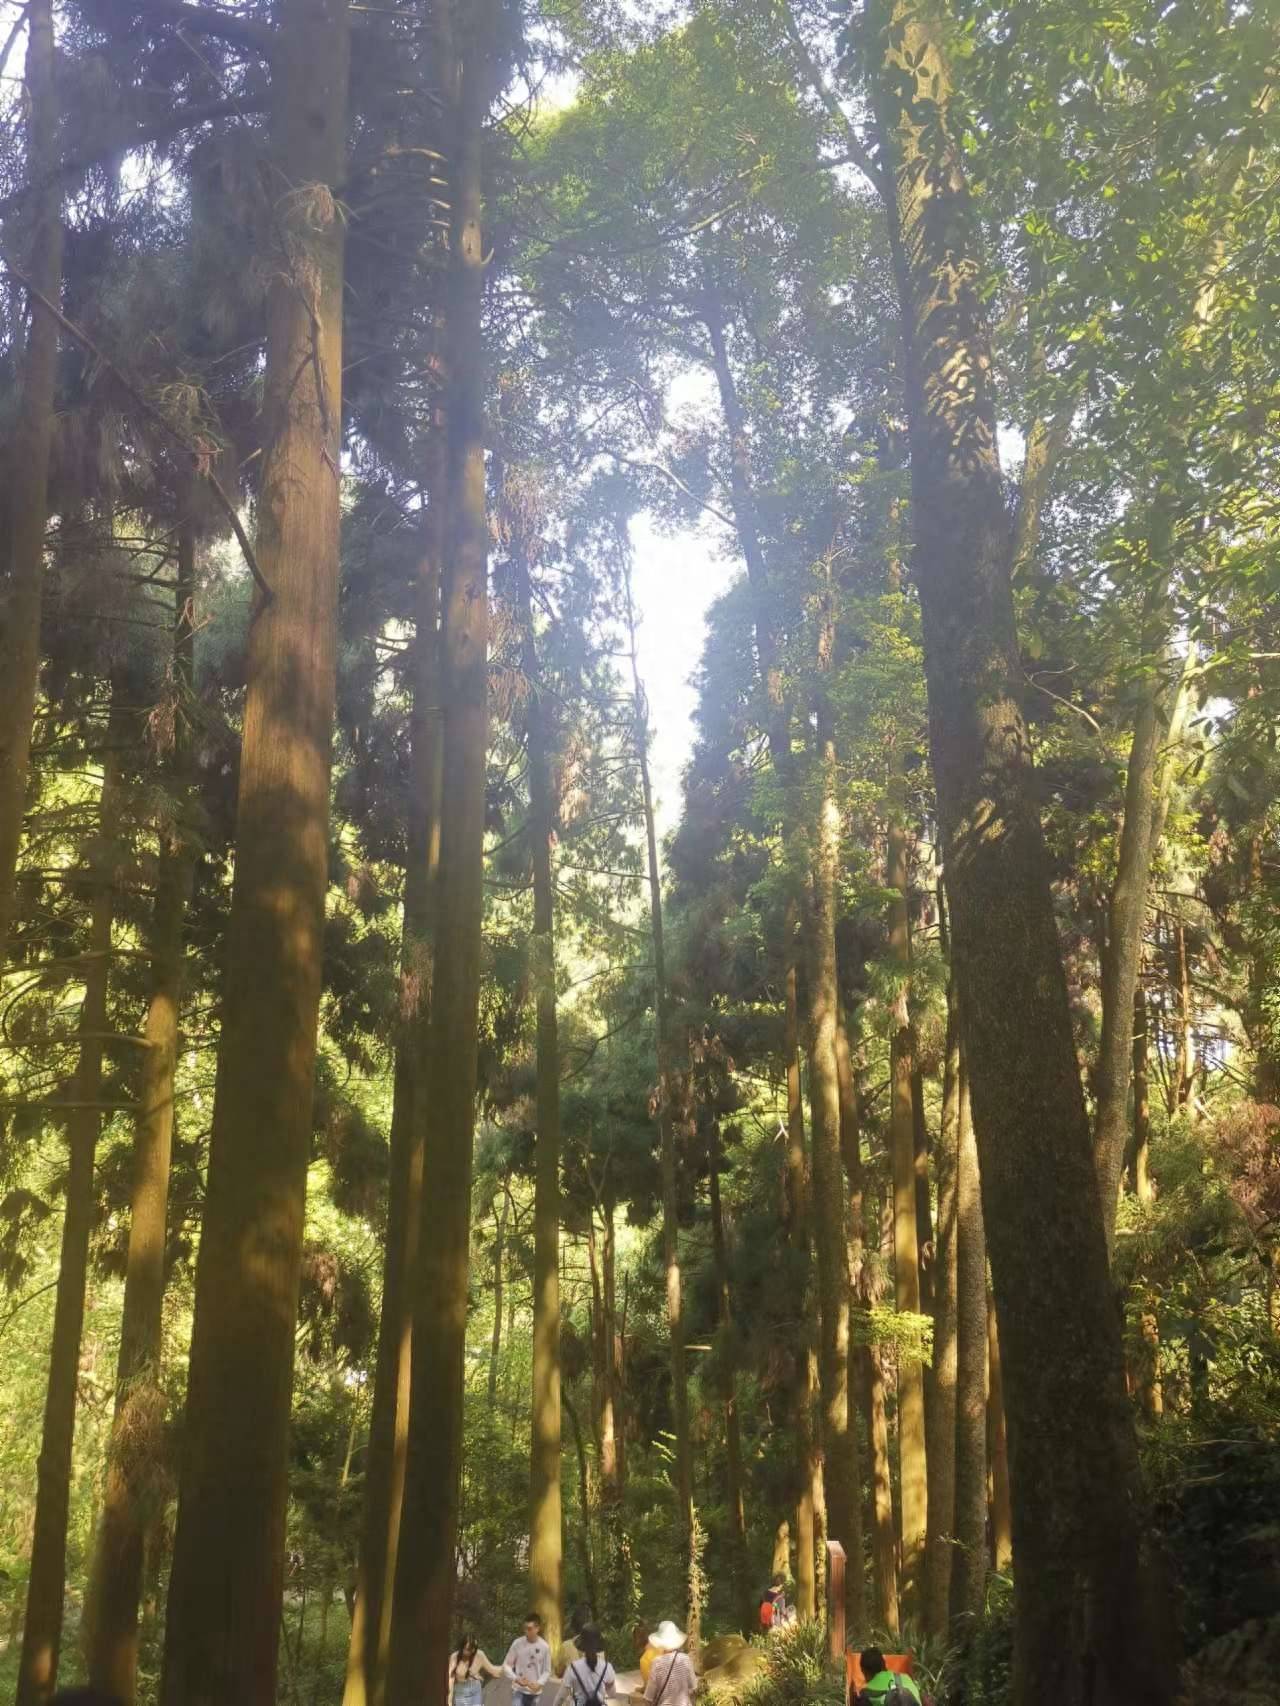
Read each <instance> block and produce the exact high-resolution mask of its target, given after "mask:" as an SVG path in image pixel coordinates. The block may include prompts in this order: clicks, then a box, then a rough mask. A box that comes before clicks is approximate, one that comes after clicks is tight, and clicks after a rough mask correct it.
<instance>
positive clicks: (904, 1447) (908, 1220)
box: [885, 820, 929, 1623]
mask: <svg viewBox="0 0 1280 1706" xmlns="http://www.w3.org/2000/svg"><path fill="white" fill-rule="evenodd" d="M885 882H886V885H887V886H888V887H889V888H890V889H892V890H893V891H894V892H895V895H896V897H897V898H896V899H894V900H893V901H892V902H891V903H890V917H889V952H890V955H891V957H892V959H893V961H894V963H895V964H896V966H897V967H898V971H899V975H900V977H901V979H902V986H901V992H900V995H899V999H898V1005H897V1013H896V1024H897V1028H896V1030H895V1032H894V1036H893V1042H892V1049H891V1064H890V1072H891V1078H892V1086H891V1096H892V1100H891V1103H890V1111H889V1144H890V1149H891V1151H892V1158H893V1204H894V1210H893V1281H894V1301H895V1304H896V1306H897V1309H898V1313H899V1314H900V1315H902V1314H910V1315H919V1314H920V1312H921V1310H920V1246H919V1203H918V1201H917V1194H918V1185H917V1177H916V1137H915V1101H914V1096H913V1094H912V1078H913V1076H914V1073H915V1034H914V1032H913V1030H912V1028H911V1021H910V1014H909V1011H908V1006H907V1002H908V991H909V979H910V974H911V923H910V917H909V914H908V910H907V892H908V891H907V883H908V878H907V836H906V830H905V829H904V827H903V826H902V824H901V822H899V821H896V820H895V822H893V823H892V824H891V825H890V827H889V843H888V854H887V864H886V869H885ZM898 1459H899V1480H900V1486H901V1499H902V1511H901V1516H902V1615H903V1617H904V1618H905V1619H906V1620H907V1622H908V1623H914V1622H915V1621H916V1620H917V1619H919V1618H920V1616H921V1614H922V1613H923V1612H924V1610H925V1605H924V1591H925V1581H924V1572H925V1548H926V1544H927V1540H928V1505H929V1484H928V1467H927V1456H926V1446H925V1409H924V1365H923V1363H922V1362H921V1361H920V1359H919V1357H913V1356H910V1355H909V1354H908V1352H907V1347H906V1346H905V1345H902V1344H899V1347H898Z"/></svg>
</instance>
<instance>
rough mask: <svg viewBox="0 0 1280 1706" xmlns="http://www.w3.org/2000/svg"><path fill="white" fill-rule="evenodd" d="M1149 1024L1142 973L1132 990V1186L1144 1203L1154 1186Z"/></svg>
mask: <svg viewBox="0 0 1280 1706" xmlns="http://www.w3.org/2000/svg"><path fill="white" fill-rule="evenodd" d="M1149 1037H1150V1027H1149V1024H1148V1020H1147V992H1146V990H1145V989H1143V987H1142V979H1141V976H1139V978H1138V982H1137V986H1136V987H1135V989H1134V992H1133V1188H1134V1192H1135V1194H1136V1195H1137V1198H1138V1201H1139V1202H1141V1203H1150V1202H1151V1201H1152V1199H1153V1196H1154V1192H1153V1190H1152V1187H1151V1068H1150V1063H1149V1061H1148V1058H1147V1050H1148V1047H1149Z"/></svg>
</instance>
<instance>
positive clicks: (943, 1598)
mask: <svg viewBox="0 0 1280 1706" xmlns="http://www.w3.org/2000/svg"><path fill="white" fill-rule="evenodd" d="M961 1101H962V1084H961V1069H960V1017H959V1012H958V1009H957V1006H956V1000H955V989H954V985H953V984H951V983H949V984H948V987H947V1052H946V1062H945V1065H944V1068H943V1086H942V1129H941V1134H940V1140H939V1143H938V1149H937V1177H938V1232H937V1249H936V1254H935V1257H934V1264H933V1268H934V1288H933V1362H932V1364H931V1366H930V1369H929V1373H928V1375H927V1376H926V1380H927V1384H928V1399H929V1402H928V1404H927V1405H926V1408H925V1419H926V1421H927V1423H928V1438H927V1456H928V1466H929V1493H928V1503H929V1510H928V1517H929V1538H928V1546H927V1549H926V1559H925V1629H926V1630H927V1632H928V1633H929V1634H930V1635H942V1634H945V1633H946V1630H947V1628H948V1626H949V1624H950V1621H951V1584H952V1578H953V1576H954V1574H955V1571H954V1563H955V1556H956V1548H955V1541H956V1452H957V1445H958V1442H957V1438H956V1401H957V1396H956V1382H957V1378H958V1369H957V1357H958V1350H957V1335H958V1332H959V1325H958V1310H959V1299H958V1285H959V1266H960V1261H959V1255H958V1243H959V1233H960V1228H959V1226H958V1221H957V1215H958V1196H959V1176H960V1159H961V1156H960V1144H961V1137H960V1120H961ZM986 1332H987V1290H986V1270H985V1266H984V1269H983V1277H982V1335H983V1362H982V1367H983V1374H984V1377H985V1373H986ZM985 1406H986V1391H985V1384H984V1390H983V1409H984V1414H985ZM985 1500H986V1487H985V1483H984V1486H983V1501H984V1516H985Z"/></svg>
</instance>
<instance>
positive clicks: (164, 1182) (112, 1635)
mask: <svg viewBox="0 0 1280 1706" xmlns="http://www.w3.org/2000/svg"><path fill="white" fill-rule="evenodd" d="M186 496H187V502H188V504H190V502H191V501H192V500H193V499H194V496H195V494H194V492H193V491H190V490H188V492H187V494H186ZM177 551H178V555H177V575H176V578H175V581H174V586H173V593H174V599H175V604H176V610H175V618H174V640H173V670H172V684H171V687H170V689H169V691H170V693H171V696H172V710H171V716H172V734H171V736H170V740H171V743H172V744H171V747H170V750H169V753H168V756H167V762H166V765H165V771H166V772H167V774H166V777H165V779H166V781H167V783H168V786H169V788H170V791H171V805H170V807H169V813H170V815H169V820H168V821H167V822H162V823H161V824H160V825H159V826H158V838H159V849H158V856H157V861H156V879H155V898H154V901H153V903H152V914H151V940H150V944H149V946H150V951H151V993H150V998H149V1001H148V1004H147V1018H146V1028H145V1031H144V1036H143V1042H144V1054H143V1060H142V1072H141V1083H140V1088H139V1097H138V1114H137V1121H136V1127H135V1134H134V1146H133V1190H132V1195H131V1199H130V1212H129V1251H128V1258H127V1265H126V1268H125V1290H124V1304H123V1308H122V1311H121V1319H120V1354H119V1358H118V1361H117V1365H116V1401H115V1417H114V1421H113V1424H112V1443H111V1451H110V1457H109V1459H108V1463H107V1479H106V1487H105V1490H104V1493H103V1502H102V1523H101V1529H100V1532H99V1535H98V1543H97V1554H96V1557H95V1559H94V1587H93V1590H92V1592H91V1593H90V1596H89V1599H90V1604H91V1605H92V1607H93V1619H92V1624H91V1628H90V1631H89V1651H88V1657H89V1677H90V1680H91V1681H92V1683H93V1684H94V1686H95V1687H98V1688H102V1689H104V1690H105V1691H106V1692H108V1693H110V1694H112V1695H114V1696H115V1697H116V1698H117V1699H119V1700H121V1701H122V1702H124V1703H125V1706H130V1703H131V1702H132V1701H133V1699H134V1696H135V1694H136V1692H137V1671H138V1606H139V1602H140V1599H141V1594H142V1576H143V1562H144V1555H145V1549H146V1535H147V1529H148V1526H149V1525H151V1524H153V1523H154V1520H155V1511H154V1508H153V1507H154V1504H155V1491H154V1488H153V1487H149V1485H148V1484H149V1482H150V1481H151V1479H152V1477H153V1476H154V1469H155V1460H156V1457H157V1455H158V1453H159V1451H160V1449H161V1442H160V1439H159V1437H158V1435H159V1432H160V1429H161V1427H162V1425H163V1419H164V1396H163V1389H162V1387H161V1385H160V1372H161V1371H160V1360H161V1349H162V1344H161V1339H162V1325H163V1308H164V1289H165V1250H166V1233H167V1228H168V1205H169V1175H170V1170H171V1161H172V1154H173V1129H174V1100H175V1092H176V1083H175V1080H176V1073H177V1064H178V1042H179V1032H180V1025H181V1016H182V1000H183V986H184V981H185V979H184V972H185V965H184V961H185V952H184V942H185V930H186V913H187V903H188V900H189V898H190V892H191V884H192V878H193V875H194V872H195V863H196V841H195V834H194V827H193V825H192V823H191V797H190V753H191V719H192V703H191V701H192V692H193V683H194V662H195V658H194V652H195V632H196V621H195V608H194V600H195V596H196V590H195V567H196V523H195V520H194V518H193V516H192V515H191V514H190V512H188V513H187V514H186V515H185V516H183V517H182V518H181V520H180V522H179V528H178V547H177ZM168 720H169V719H168V718H166V719H164V721H165V722H168Z"/></svg>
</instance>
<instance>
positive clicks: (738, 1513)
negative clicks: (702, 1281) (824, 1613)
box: [709, 1139, 753, 1635]
mask: <svg viewBox="0 0 1280 1706" xmlns="http://www.w3.org/2000/svg"><path fill="white" fill-rule="evenodd" d="M720 1160H721V1150H720V1144H719V1140H718V1139H717V1141H716V1144H715V1146H714V1149H713V1151H712V1155H711V1168H710V1181H709V1190H710V1198H711V1252H712V1259H713V1261H714V1264H715V1274H716V1300H717V1315H718V1317H719V1323H720V1334H721V1344H720V1356H719V1369H720V1400H721V1403H722V1404H723V1406H724V1450H725V1485H726V1494H727V1503H728V1506H729V1545H728V1548H727V1550H728V1554H729V1569H730V1575H731V1578H732V1582H733V1595H734V1603H735V1604H736V1605H737V1608H738V1623H739V1627H740V1628H741V1630H742V1632H743V1634H744V1635H750V1634H751V1632H752V1610H753V1604H752V1596H751V1582H750V1580H749V1578H748V1576H747V1514H746V1504H745V1502H744V1499H743V1491H742V1427H741V1423H740V1421H739V1418H738V1382H737V1375H736V1371H735V1369H734V1364H733V1355H732V1337H733V1309H732V1304H731V1301H730V1296H729V1259H728V1255H727V1253H726V1251H725V1242H724V1213H723V1210H722V1208H721V1203H720Z"/></svg>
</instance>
